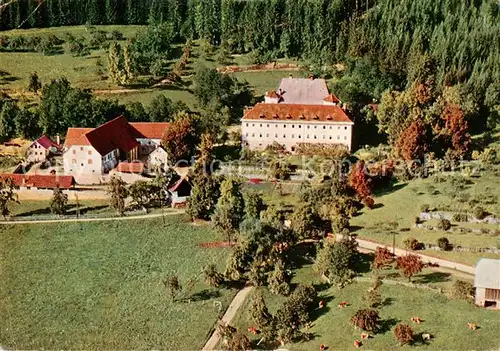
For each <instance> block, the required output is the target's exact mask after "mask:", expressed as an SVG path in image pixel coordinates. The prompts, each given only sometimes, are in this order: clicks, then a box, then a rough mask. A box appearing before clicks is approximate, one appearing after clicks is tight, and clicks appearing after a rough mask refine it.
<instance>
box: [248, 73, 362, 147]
mask: <svg viewBox="0 0 500 351" xmlns="http://www.w3.org/2000/svg"><path fill="white" fill-rule="evenodd" d="M353 125H354V123H353V122H352V121H351V119H350V118H349V117H348V116H347V114H346V113H345V111H344V109H343V108H342V107H341V104H340V100H339V99H338V98H337V97H336V96H335V95H334V94H332V93H330V92H329V91H328V88H327V86H326V82H325V80H324V79H314V78H309V79H295V78H284V79H282V80H281V83H280V87H279V89H278V90H277V91H271V92H268V93H267V94H266V96H265V102H263V103H258V104H257V105H255V106H254V107H253V108H250V109H247V110H246V111H245V113H244V115H243V118H242V120H241V132H242V142H243V145H244V146H246V147H249V148H251V149H265V148H266V146H268V145H272V144H273V143H275V142H277V143H279V144H281V145H283V146H284V147H285V148H286V149H287V150H289V151H292V152H293V151H295V148H296V146H297V145H298V144H308V143H311V144H331V145H335V144H340V145H345V146H346V147H347V148H348V149H349V150H350V149H351V142H352V128H353Z"/></svg>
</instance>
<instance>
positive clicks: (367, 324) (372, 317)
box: [351, 309, 380, 331]
mask: <svg viewBox="0 0 500 351" xmlns="http://www.w3.org/2000/svg"><path fill="white" fill-rule="evenodd" d="M351 322H352V324H354V326H355V327H358V328H360V329H362V330H367V331H372V330H376V329H377V328H378V327H379V325H380V316H379V314H378V312H377V311H376V310H373V309H360V310H358V311H357V312H356V313H355V314H354V316H352V317H351Z"/></svg>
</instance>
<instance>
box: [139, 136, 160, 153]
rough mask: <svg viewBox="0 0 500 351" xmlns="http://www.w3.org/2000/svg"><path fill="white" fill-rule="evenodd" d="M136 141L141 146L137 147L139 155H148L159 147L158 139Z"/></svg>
mask: <svg viewBox="0 0 500 351" xmlns="http://www.w3.org/2000/svg"><path fill="white" fill-rule="evenodd" d="M137 141H138V142H139V143H140V144H141V146H140V147H139V155H149V154H150V153H151V152H153V151H154V150H155V149H156V148H157V147H158V146H160V143H161V140H160V139H144V138H138V139H137Z"/></svg>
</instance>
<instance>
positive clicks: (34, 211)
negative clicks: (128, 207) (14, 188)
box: [9, 199, 115, 217]
mask: <svg viewBox="0 0 500 351" xmlns="http://www.w3.org/2000/svg"><path fill="white" fill-rule="evenodd" d="M9 210H10V212H11V213H10V215H11V217H29V216H43V215H51V212H50V200H22V201H20V202H19V203H12V204H11V205H9ZM79 211H80V214H81V215H85V214H106V213H109V214H110V215H111V214H113V215H114V214H115V211H114V210H113V209H111V208H110V207H109V201H108V200H80V201H79ZM67 215H76V202H75V201H74V200H73V199H71V200H69V201H68V210H67Z"/></svg>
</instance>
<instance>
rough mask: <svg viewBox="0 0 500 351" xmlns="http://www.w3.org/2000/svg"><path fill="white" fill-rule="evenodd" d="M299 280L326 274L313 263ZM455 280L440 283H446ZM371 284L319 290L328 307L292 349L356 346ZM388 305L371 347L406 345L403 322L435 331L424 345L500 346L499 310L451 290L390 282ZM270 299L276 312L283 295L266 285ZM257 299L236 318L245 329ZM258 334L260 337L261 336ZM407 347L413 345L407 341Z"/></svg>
mask: <svg viewBox="0 0 500 351" xmlns="http://www.w3.org/2000/svg"><path fill="white" fill-rule="evenodd" d="M295 273H296V275H295V277H294V279H293V282H294V283H298V282H303V283H307V282H309V283H310V282H311V281H312V283H314V284H319V283H320V280H319V279H318V277H315V276H313V275H312V274H311V270H310V267H308V266H306V267H304V268H302V269H300V270H298V271H296V272H295ZM428 274H430V273H426V272H423V274H421V275H420V277H416V278H415V280H418V279H424V278H425V276H427V275H428ZM444 284H446V286H448V285H449V283H437V284H434V285H436V286H442V285H444ZM369 286H370V284H369V283H352V284H350V285H348V286H347V287H345V288H344V289H342V290H339V289H338V288H336V287H331V288H327V289H325V290H323V291H321V292H320V293H319V299H321V300H323V301H325V302H326V307H325V308H324V309H322V310H318V309H316V310H314V311H313V312H312V317H313V326H312V328H311V329H309V330H307V332H310V333H312V335H313V338H312V340H310V341H307V342H305V341H304V342H297V343H294V344H292V345H285V348H288V349H290V350H318V349H319V345H320V344H325V345H327V346H328V347H329V349H330V350H347V349H351V348H354V346H353V342H354V340H356V339H360V340H361V338H360V334H361V332H360V331H359V330H356V329H354V327H353V326H352V325H351V324H350V318H351V316H352V315H353V314H354V313H355V312H356V310H357V309H359V308H364V307H365V306H364V305H363V302H362V295H363V294H364V292H365V291H366V290H367V289H368V287H369ZM381 293H382V298H383V299H385V303H384V306H383V307H381V308H380V316H381V318H382V330H381V331H380V332H379V333H377V334H376V335H375V336H374V337H373V338H371V339H369V340H368V341H367V342H366V343H365V345H364V346H363V348H365V349H370V350H388V349H394V350H398V349H401V347H400V346H398V344H397V342H396V340H395V339H394V336H393V332H392V330H393V329H394V326H395V325H396V324H397V323H400V322H404V323H408V324H410V325H411V326H412V328H413V330H414V333H415V334H417V335H418V334H420V333H430V334H432V335H433V339H432V340H431V341H430V342H429V344H428V345H423V344H422V343H421V342H419V343H417V344H416V345H418V346H419V348H423V349H434V350H443V349H449V350H450V349H451V350H471V349H482V350H485V349H495V348H497V347H498V343H499V336H498V330H499V328H500V318H498V312H497V311H491V310H485V309H482V308H477V307H475V306H474V305H472V304H470V303H468V302H465V301H459V300H450V299H448V298H447V297H445V295H443V294H440V293H437V292H432V291H428V290H423V289H417V288H409V287H403V286H391V285H388V284H384V285H383V286H382V288H381ZM264 296H265V300H266V304H267V305H268V307H269V309H270V312H271V313H275V312H276V310H277V308H278V306H280V305H281V303H282V301H283V297H280V296H275V295H272V294H270V293H269V292H268V291H267V290H264ZM250 301H251V299H250V298H249V299H247V300H246V302H245V305H244V306H242V312H241V313H240V314H239V316H238V318H237V319H236V320H235V321H234V323H232V325H234V326H236V327H237V328H239V329H242V330H244V332H245V333H246V334H247V336H248V337H251V334H250V333H247V332H246V330H247V328H248V327H249V326H252V324H251V323H249V322H248V320H247V315H248V310H249V307H250ZM341 301H348V302H349V304H350V305H349V306H348V307H346V308H344V309H341V308H339V307H337V305H338V304H339V303H340V302H341ZM414 316H418V317H420V318H422V319H423V320H424V322H423V323H422V324H420V325H416V324H413V323H412V322H411V321H410V318H411V317H414ZM469 321H471V322H473V323H476V324H477V325H478V326H479V327H480V328H479V329H478V330H477V331H471V330H470V329H468V328H467V326H466V323H467V322H469ZM255 340H257V339H255ZM402 348H403V349H410V346H404V347H402Z"/></svg>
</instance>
